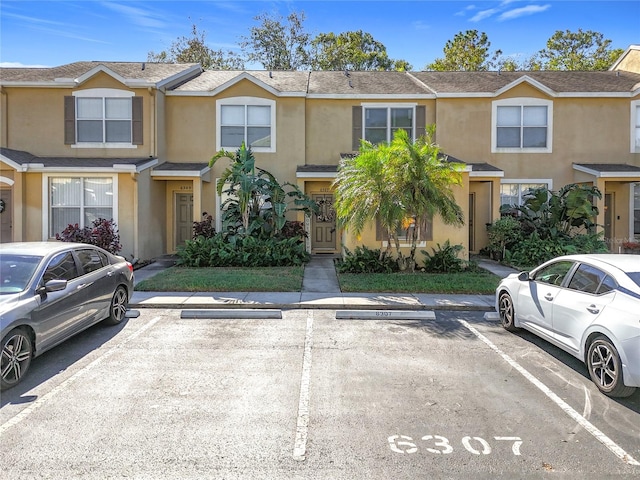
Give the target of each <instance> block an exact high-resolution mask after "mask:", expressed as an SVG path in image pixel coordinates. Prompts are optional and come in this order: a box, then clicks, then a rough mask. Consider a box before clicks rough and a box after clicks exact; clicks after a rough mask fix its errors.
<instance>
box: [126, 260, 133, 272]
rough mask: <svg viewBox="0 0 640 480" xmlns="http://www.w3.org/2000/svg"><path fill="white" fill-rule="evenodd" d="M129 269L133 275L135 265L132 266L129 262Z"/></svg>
mask: <svg viewBox="0 0 640 480" xmlns="http://www.w3.org/2000/svg"><path fill="white" fill-rule="evenodd" d="M127 267H128V268H129V271H130V272H132V273H133V265H131V263H130V262H127Z"/></svg>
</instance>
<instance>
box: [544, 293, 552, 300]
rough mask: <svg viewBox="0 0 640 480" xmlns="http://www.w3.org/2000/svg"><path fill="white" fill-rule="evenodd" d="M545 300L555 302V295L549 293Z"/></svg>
mask: <svg viewBox="0 0 640 480" xmlns="http://www.w3.org/2000/svg"><path fill="white" fill-rule="evenodd" d="M544 298H545V300H549V301H551V300H553V295H551V294H550V293H547V294H546V295H545V296H544Z"/></svg>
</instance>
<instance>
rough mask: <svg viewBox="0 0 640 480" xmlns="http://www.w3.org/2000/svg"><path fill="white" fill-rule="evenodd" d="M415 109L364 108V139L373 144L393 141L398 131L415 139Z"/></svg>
mask: <svg viewBox="0 0 640 480" xmlns="http://www.w3.org/2000/svg"><path fill="white" fill-rule="evenodd" d="M413 114H414V107H364V139H365V140H367V141H369V142H371V143H373V144H378V143H384V142H390V141H391V140H393V135H394V133H395V132H396V131H397V130H401V129H402V130H405V131H406V132H407V133H408V134H409V138H413V136H414V135H413V117H414V115H413Z"/></svg>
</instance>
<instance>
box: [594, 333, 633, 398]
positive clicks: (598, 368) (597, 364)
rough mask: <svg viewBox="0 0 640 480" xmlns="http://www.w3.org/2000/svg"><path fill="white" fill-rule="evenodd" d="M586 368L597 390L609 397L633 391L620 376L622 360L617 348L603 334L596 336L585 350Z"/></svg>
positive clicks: (624, 394) (627, 394)
mask: <svg viewBox="0 0 640 480" xmlns="http://www.w3.org/2000/svg"><path fill="white" fill-rule="evenodd" d="M587 368H588V369H589V375H590V376H591V380H593V383H595V384H596V386H597V387H598V390H600V391H601V392H602V393H604V394H605V395H608V396H610V397H628V396H629V395H633V392H635V388H634V387H627V386H626V385H625V384H624V379H623V377H622V362H621V361H620V355H618V350H616V347H615V346H614V345H613V343H612V342H611V340H609V339H608V338H607V337H605V336H604V335H600V336H598V337H596V338H595V339H594V340H593V342H591V344H590V345H589V350H588V351H587Z"/></svg>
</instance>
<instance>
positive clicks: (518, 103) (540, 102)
mask: <svg viewBox="0 0 640 480" xmlns="http://www.w3.org/2000/svg"><path fill="white" fill-rule="evenodd" d="M532 106H533V107H547V146H546V147H543V148H533V147H526V148H523V147H517V148H516V147H498V107H532ZM552 152H553V102H552V101H551V100H545V99H542V98H529V97H518V98H507V99H504V100H494V101H493V102H492V103H491V153H552Z"/></svg>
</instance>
